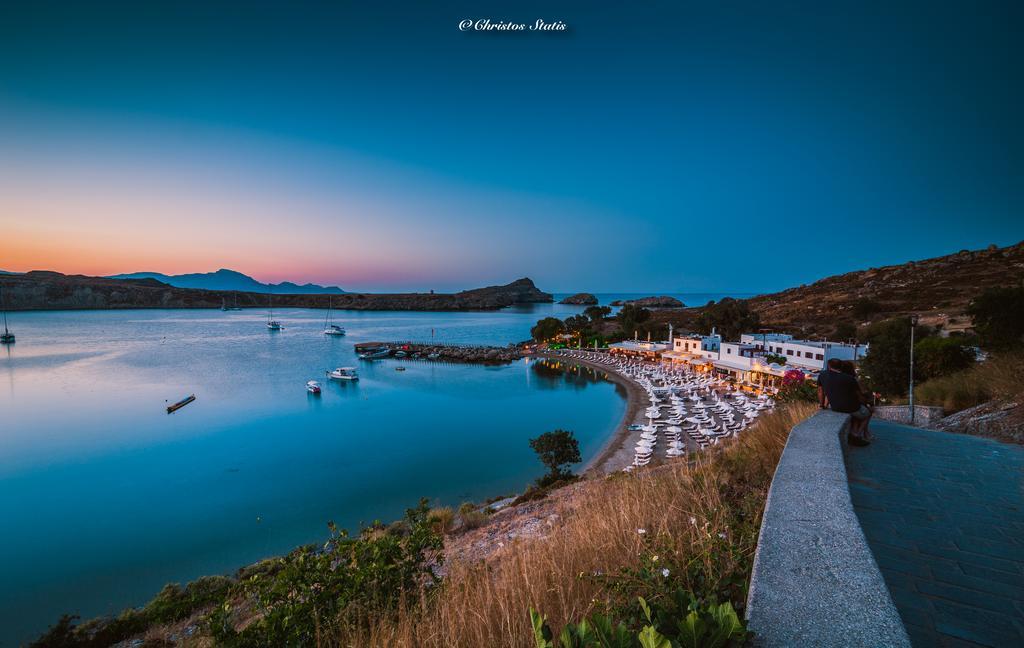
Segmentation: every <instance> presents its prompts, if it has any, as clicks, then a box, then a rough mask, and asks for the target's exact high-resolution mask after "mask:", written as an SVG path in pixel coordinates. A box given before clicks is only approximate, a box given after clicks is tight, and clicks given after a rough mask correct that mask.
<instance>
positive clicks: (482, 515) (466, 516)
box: [459, 502, 487, 530]
mask: <svg viewBox="0 0 1024 648" xmlns="http://www.w3.org/2000/svg"><path fill="white" fill-rule="evenodd" d="M459 519H460V520H461V525H462V529H464V530H465V529H476V528H477V527H480V526H483V524H484V522H486V521H487V512H486V511H483V510H480V509H478V508H477V507H476V506H475V505H473V504H472V503H471V502H463V503H462V504H461V505H460V506H459Z"/></svg>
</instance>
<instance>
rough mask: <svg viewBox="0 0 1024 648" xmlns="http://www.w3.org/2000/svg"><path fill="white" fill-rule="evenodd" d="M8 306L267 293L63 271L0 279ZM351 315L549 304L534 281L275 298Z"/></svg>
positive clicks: (205, 301)
mask: <svg viewBox="0 0 1024 648" xmlns="http://www.w3.org/2000/svg"><path fill="white" fill-rule="evenodd" d="M0 286H2V287H3V294H4V301H5V302H6V304H7V308H8V309H10V310H65V309H87V308H96V309H107V308H220V306H221V305H222V303H224V302H225V301H226V302H227V303H228V304H229V305H235V304H237V305H238V306H241V307H243V308H265V307H266V306H267V304H268V297H267V295H265V294H259V293H251V292H239V291H224V290H196V289H190V288H175V287H174V286H170V285H167V284H165V283H162V282H160V281H157V280H156V279H106V278H102V277H86V276H83V275H64V274H60V273H59V272H43V271H35V272H27V273H25V274H19V275H2V276H0ZM328 297H330V299H331V300H333V304H334V307H335V308H339V309H349V310H422V311H425V310H437V311H459V310H495V309H499V308H504V307H506V306H511V305H512V304H518V303H535V302H550V301H552V300H553V298H552V296H551V295H550V294H548V293H545V292H542V291H540V290H539V289H538V288H537V287H536V286H535V285H534V283H533V281H531V280H530V279H525V278H524V279H519V280H517V281H513V282H512V283H510V284H506V285H504V286H490V287H487V288H477V289H474V290H466V291H463V292H460V293H454V294H450V293H448V294H441V293H438V294H434V293H404V294H371V293H345V294H342V295H330V296H328V295H274V297H273V299H274V306H276V307H282V308H285V307H300V308H326V307H327V303H328Z"/></svg>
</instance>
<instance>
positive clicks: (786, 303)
mask: <svg viewBox="0 0 1024 648" xmlns="http://www.w3.org/2000/svg"><path fill="white" fill-rule="evenodd" d="M1022 278H1024V242H1021V243H1017V244H1016V245H1011V246H1009V247H1005V248H999V247H996V246H994V245H992V246H989V247H988V248H987V249H984V250H975V251H970V250H961V251H960V252H957V253H956V254H950V255H947V256H942V257H935V258H933V259H925V260H923V261H910V262H908V263H904V264H902V265H892V266H884V267H881V268H869V269H867V270H859V271H857V272H848V273H846V274H841V275H835V276H832V277H828V278H825V279H821V280H820V281H816V282H814V283H813V284H810V285H805V286H800V287H797V288H790V289H789V290H784V291H782V292H778V293H772V294H769V295H760V296H758V297H752V298H750V299H749V300H747V302H748V304H749V305H750V307H751V309H752V310H754V311H756V312H757V313H758V314H759V315H760V316H761V321H762V322H763V323H764V324H765V325H766V326H771V327H774V328H778V329H780V330H786V331H790V332H800V331H805V332H806V333H808V334H816V335H828V334H830V333H831V332H832V331H833V330H834V329H835V326H836V324H837V323H839V322H850V323H853V324H855V325H860V324H864V323H866V322H871V321H878V320H881V319H886V318H889V317H895V316H899V315H908V314H910V313H917V314H919V315H920V316H921V322H922V323H923V324H928V325H931V326H942V327H943V328H945V329H947V330H955V329H964V328H967V327H969V326H970V320H969V318H967V317H966V316H965V315H964V310H965V309H966V308H967V305H968V304H969V303H970V301H971V299H973V298H974V297H975V296H977V295H978V293H980V292H982V291H983V290H985V289H986V288H991V287H994V286H1007V285H1013V284H1015V283H1017V282H1019V281H1021V279H1022Z"/></svg>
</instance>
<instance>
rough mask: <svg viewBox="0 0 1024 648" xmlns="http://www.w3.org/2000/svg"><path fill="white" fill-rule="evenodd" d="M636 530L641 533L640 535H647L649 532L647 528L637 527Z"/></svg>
mask: <svg viewBox="0 0 1024 648" xmlns="http://www.w3.org/2000/svg"><path fill="white" fill-rule="evenodd" d="M636 532H637V533H639V534H640V535H646V534H647V529H637V530H636Z"/></svg>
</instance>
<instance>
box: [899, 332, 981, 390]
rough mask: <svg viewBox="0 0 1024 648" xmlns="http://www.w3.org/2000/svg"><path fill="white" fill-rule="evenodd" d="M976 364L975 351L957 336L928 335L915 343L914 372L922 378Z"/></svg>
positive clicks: (925, 378)
mask: <svg viewBox="0 0 1024 648" xmlns="http://www.w3.org/2000/svg"><path fill="white" fill-rule="evenodd" d="M973 364H974V351H972V350H971V349H970V348H969V347H967V346H966V345H964V344H963V342H962V341H961V340H959V339H957V338H952V337H946V338H944V337H937V336H933V337H927V338H925V339H923V340H921V341H920V342H917V343H915V344H914V373H915V375H916V376H917V377H919V379H920V380H928V379H929V378H939V377H941V376H947V375H949V374H951V373H956V372H957V371H963V370H964V369H967V368H968V367H970V366H971V365H973Z"/></svg>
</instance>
